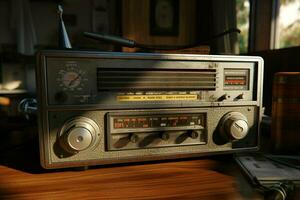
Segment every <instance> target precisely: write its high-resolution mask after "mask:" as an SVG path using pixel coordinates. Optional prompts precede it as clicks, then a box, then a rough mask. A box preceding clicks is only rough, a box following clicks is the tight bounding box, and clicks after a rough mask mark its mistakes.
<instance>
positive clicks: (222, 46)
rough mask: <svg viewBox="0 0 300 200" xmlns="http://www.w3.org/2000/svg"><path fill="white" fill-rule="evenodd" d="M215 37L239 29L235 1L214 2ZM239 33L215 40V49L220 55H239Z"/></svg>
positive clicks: (221, 0) (213, 0)
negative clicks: (232, 29)
mask: <svg viewBox="0 0 300 200" xmlns="http://www.w3.org/2000/svg"><path fill="white" fill-rule="evenodd" d="M212 6H213V23H214V30H213V32H214V35H217V34H219V33H222V32H224V31H226V30H229V29H231V28H237V25H236V24H237V23H236V8H235V7H236V4H235V0H212ZM237 34H238V33H230V34H227V35H225V36H222V37H220V38H218V39H216V40H215V44H214V45H215V47H216V49H217V52H218V53H220V54H238V53H239V45H238V38H237Z"/></svg>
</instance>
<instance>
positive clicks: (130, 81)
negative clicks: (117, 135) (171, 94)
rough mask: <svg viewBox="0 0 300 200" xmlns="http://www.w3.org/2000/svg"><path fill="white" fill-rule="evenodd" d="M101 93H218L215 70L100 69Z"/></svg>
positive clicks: (98, 77)
mask: <svg viewBox="0 0 300 200" xmlns="http://www.w3.org/2000/svg"><path fill="white" fill-rule="evenodd" d="M97 82H98V91H110V90H117V91H137V90H139V91H141V90H145V91H157V90H160V91H162V90H163V91H168V90H172V91H174V90H175V91H176V90H215V88H216V70H207V69H200V70H197V69H188V70H183V69H180V70H174V69H151V70H150V69H111V68H110V69H108V68H98V69H97Z"/></svg>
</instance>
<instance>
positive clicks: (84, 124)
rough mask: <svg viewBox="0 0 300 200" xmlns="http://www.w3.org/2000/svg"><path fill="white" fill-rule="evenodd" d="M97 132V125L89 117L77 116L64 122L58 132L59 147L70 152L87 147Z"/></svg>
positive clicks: (94, 138)
mask: <svg viewBox="0 0 300 200" xmlns="http://www.w3.org/2000/svg"><path fill="white" fill-rule="evenodd" d="M97 133H99V128H98V125H97V124H96V123H95V122H94V121H93V120H91V119H89V118H86V117H79V118H74V119H72V120H69V121H68V122H66V123H65V124H64V126H63V127H62V128H61V130H60V133H59V143H60V145H61V147H62V148H63V149H64V150H65V151H67V152H69V153H72V154H75V153H78V152H80V151H83V150H86V149H88V148H89V147H90V146H92V145H93V143H94V142H95V140H96V137H97Z"/></svg>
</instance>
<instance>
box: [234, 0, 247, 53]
mask: <svg viewBox="0 0 300 200" xmlns="http://www.w3.org/2000/svg"><path fill="white" fill-rule="evenodd" d="M249 14H250V1H249V0H236V18H237V28H238V29H240V30H241V33H240V34H239V35H238V42H239V50H240V53H247V52H248V37H249Z"/></svg>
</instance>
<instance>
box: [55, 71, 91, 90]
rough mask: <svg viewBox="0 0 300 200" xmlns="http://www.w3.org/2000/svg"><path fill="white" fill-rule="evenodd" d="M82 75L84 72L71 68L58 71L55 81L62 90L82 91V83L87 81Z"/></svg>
mask: <svg viewBox="0 0 300 200" xmlns="http://www.w3.org/2000/svg"><path fill="white" fill-rule="evenodd" d="M84 75H85V72H84V71H82V70H81V69H78V68H74V67H71V68H67V69H62V70H60V71H59V72H58V78H57V81H58V83H59V86H60V87H62V89H63V90H71V91H73V90H82V89H83V86H84V82H86V81H87V79H86V78H85V77H84Z"/></svg>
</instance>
